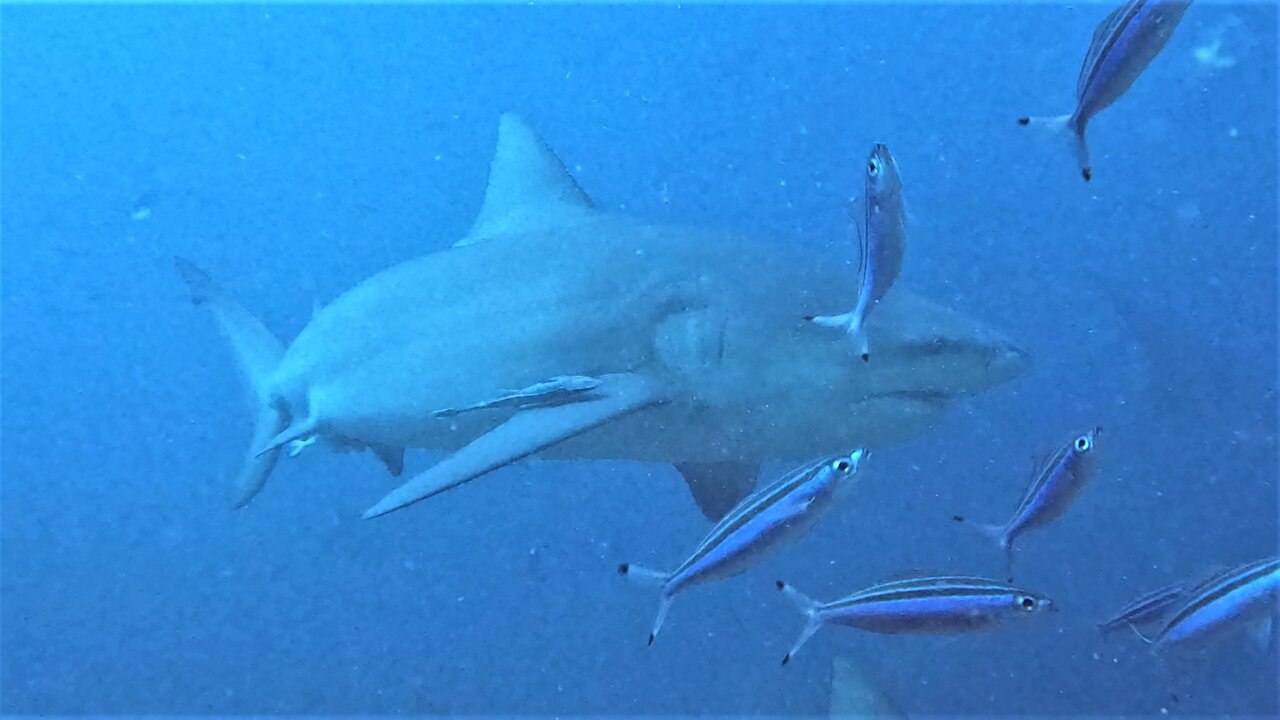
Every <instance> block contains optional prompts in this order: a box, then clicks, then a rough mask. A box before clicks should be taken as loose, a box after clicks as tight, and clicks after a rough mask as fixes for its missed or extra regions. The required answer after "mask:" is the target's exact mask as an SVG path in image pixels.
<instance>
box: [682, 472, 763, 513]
mask: <svg viewBox="0 0 1280 720" xmlns="http://www.w3.org/2000/svg"><path fill="white" fill-rule="evenodd" d="M676 470H679V471H680V474H681V475H682V476H683V477H684V481H685V483H686V484H688V486H689V491H690V492H692V493H693V499H694V501H695V502H697V503H698V509H699V510H701V511H702V514H703V516H705V517H706V518H707V519H708V520H710V521H711V522H718V521H719V520H720V518H722V517H724V516H725V514H726V513H728V512H729V511H730V510H732V509H733V506H734V505H737V504H738V503H739V502H740V501H741V500H742V498H744V497H746V496H748V495H750V494H751V491H752V490H754V489H755V486H756V476H757V475H759V473H760V463H751V462H732V461H730V462H684V463H676Z"/></svg>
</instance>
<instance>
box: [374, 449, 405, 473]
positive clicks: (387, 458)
mask: <svg viewBox="0 0 1280 720" xmlns="http://www.w3.org/2000/svg"><path fill="white" fill-rule="evenodd" d="M369 449H370V450H372V451H373V454H374V455H377V456H378V459H379V460H381V461H382V464H383V465H386V466H387V472H389V473H391V474H392V475H393V476H394V477H400V473H402V472H404V448H396V447H390V446H387V445H370V446H369Z"/></svg>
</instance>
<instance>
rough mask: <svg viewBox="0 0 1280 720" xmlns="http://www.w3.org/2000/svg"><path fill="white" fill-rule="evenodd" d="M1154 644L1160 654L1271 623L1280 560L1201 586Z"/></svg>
mask: <svg viewBox="0 0 1280 720" xmlns="http://www.w3.org/2000/svg"><path fill="white" fill-rule="evenodd" d="M1189 595H1190V599H1189V600H1187V602H1186V603H1184V604H1183V605H1182V606H1181V607H1179V608H1178V609H1177V611H1175V612H1174V614H1173V616H1172V617H1170V618H1169V621H1168V622H1167V623H1165V625H1164V627H1163V628H1162V629H1161V630H1160V633H1159V634H1158V635H1157V636H1156V637H1155V639H1154V640H1150V641H1149V642H1151V643H1152V644H1153V645H1154V646H1155V647H1156V649H1157V650H1159V649H1164V648H1167V647H1169V646H1172V645H1180V644H1184V643H1188V642H1190V641H1197V640H1203V639H1206V638H1209V637H1212V636H1215V635H1218V634H1219V633H1221V632H1223V631H1225V630H1229V629H1231V628H1234V627H1238V626H1241V625H1249V624H1253V623H1259V622H1261V623H1263V624H1267V623H1270V622H1271V620H1272V617H1271V616H1273V615H1274V614H1275V613H1276V612H1277V609H1278V608H1277V602H1278V601H1280V557H1269V558H1265V559H1262V560H1256V561H1254V562H1251V563H1248V564H1246V565H1241V566H1240V567H1237V568H1234V569H1232V570H1228V571H1226V572H1223V573H1219V574H1217V575H1215V576H1213V577H1211V578H1209V579H1208V580H1206V581H1204V582H1203V583H1201V584H1200V585H1199V586H1197V587H1196V588H1195V589H1194V590H1192V591H1191V592H1190V593H1189Z"/></svg>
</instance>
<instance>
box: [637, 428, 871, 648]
mask: <svg viewBox="0 0 1280 720" xmlns="http://www.w3.org/2000/svg"><path fill="white" fill-rule="evenodd" d="M866 456H867V450H866V448H859V449H857V450H854V451H853V452H851V453H849V454H848V455H836V456H833V457H823V458H819V459H817V460H813V461H810V462H808V463H805V464H804V465H801V466H799V467H797V468H795V469H793V470H791V471H790V472H788V473H785V474H784V475H782V477H780V478H778V479H777V480H775V481H773V482H772V483H770V484H768V485H766V486H765V487H763V488H761V489H760V490H757V491H756V492H754V493H752V494H751V496H750V497H747V498H745V499H743V500H742V502H740V503H738V504H737V505H736V506H734V508H733V509H732V510H730V511H729V512H728V514H726V515H725V516H724V517H723V518H721V519H720V522H718V523H716V526H715V527H713V528H711V531H710V532H708V533H707V535H706V537H704V538H703V539H702V542H701V543H699V544H698V547H697V548H696V549H694V551H693V553H692V554H691V555H689V557H688V558H687V559H685V561H684V562H683V563H681V564H680V567H678V568H676V569H675V570H674V571H672V572H670V573H661V572H656V571H651V570H644V569H642V568H637V567H636V566H635V565H630V564H625V565H622V566H621V567H620V568H619V572H621V573H622V574H623V575H627V576H630V575H632V574H635V575H636V576H637V577H639V578H641V579H644V580H646V581H649V582H651V583H655V584H659V585H661V586H662V597H661V600H660V601H659V605H658V618H657V620H656V621H655V622H654V625H653V632H652V633H651V634H650V635H649V644H650V645H652V644H653V639H654V637H656V636H657V634H658V630H659V629H661V627H662V623H663V620H665V619H666V616H667V610H668V609H670V607H671V599H672V598H673V597H675V595H676V593H678V592H680V591H681V590H682V589H684V588H686V587H689V586H692V585H697V584H699V583H705V582H711V581H714V580H720V579H723V578H727V577H732V576H734V575H737V574H738V573H741V572H743V571H744V570H746V569H747V568H748V567H750V566H751V565H753V564H754V563H756V562H757V561H759V560H760V559H761V558H762V557H764V556H765V555H767V554H768V553H770V552H772V551H774V550H777V549H778V548H780V547H782V546H783V545H785V544H786V543H788V542H790V541H793V540H795V539H797V538H799V537H800V536H802V535H804V534H805V533H806V532H808V531H809V529H810V528H812V527H813V526H814V524H816V523H817V522H818V520H820V519H821V518H822V516H823V515H824V514H825V513H826V511H827V510H829V509H830V508H831V505H832V503H833V500H834V498H835V491H836V487H837V485H838V484H839V483H841V482H842V481H844V480H845V479H847V478H851V477H852V476H854V475H856V474H857V472H858V467H859V465H860V464H861V462H862V460H863V459H864V458H865V457H866Z"/></svg>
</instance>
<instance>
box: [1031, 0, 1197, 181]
mask: <svg viewBox="0 0 1280 720" xmlns="http://www.w3.org/2000/svg"><path fill="white" fill-rule="evenodd" d="M1190 5H1191V0H1129V2H1126V3H1125V4H1124V5H1121V6H1120V7H1118V8H1116V9H1115V10H1113V11H1112V12H1111V14H1110V15H1108V16H1107V17H1106V19H1104V20H1103V21H1102V22H1101V23H1099V24H1098V27H1097V28H1096V29H1095V30H1094V31H1093V41H1092V42H1091V43H1090V44H1089V52H1088V53H1087V54H1086V55H1085V58H1084V64H1083V65H1082V66H1081V67H1080V78H1079V80H1078V81H1077V83H1076V107H1075V110H1073V111H1072V112H1071V114H1069V115H1059V116H1057V117H1024V118H1019V119H1018V123H1019V124H1021V125H1031V124H1037V125H1043V126H1044V127H1046V128H1049V129H1052V130H1054V131H1056V132H1059V133H1065V134H1066V135H1067V136H1068V137H1069V138H1070V139H1071V142H1072V144H1073V149H1074V151H1075V156H1076V162H1077V163H1079V165H1080V174H1081V175H1083V176H1084V179H1085V181H1086V182H1087V181H1089V180H1090V179H1092V178H1093V166H1092V164H1091V163H1090V162H1089V144H1088V142H1087V141H1086V140H1085V128H1086V127H1087V126H1088V124H1089V121H1090V120H1092V119H1093V117H1094V116H1095V115H1097V114H1098V113H1100V112H1102V111H1103V110H1105V109H1106V108H1107V106H1109V105H1111V103H1113V102H1115V101H1116V100H1117V99H1119V97H1120V96H1121V95H1123V94H1125V92H1127V91H1128V90H1129V88H1130V86H1132V85H1133V82H1134V81H1135V80H1137V79H1138V76H1139V75H1141V74H1142V71H1143V70H1145V69H1146V68H1147V65H1149V64H1151V61H1152V60H1154V59H1155V57H1156V55H1158V54H1160V51H1161V50H1162V49H1164V46H1165V44H1166V43H1168V42H1169V38H1170V37H1172V36H1173V31H1174V29H1175V28H1177V27H1178V22H1179V21H1181V20H1182V15H1183V13H1185V12H1186V11H1187V8H1188V7H1190Z"/></svg>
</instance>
